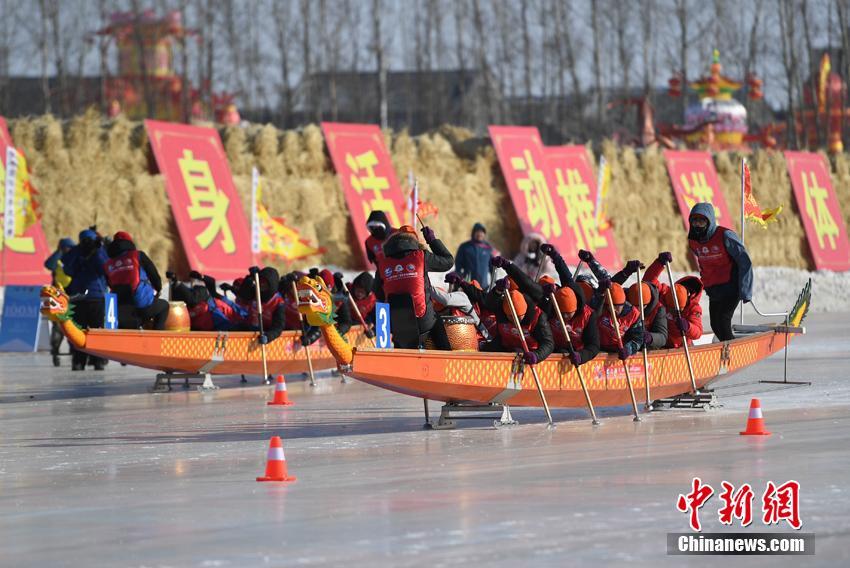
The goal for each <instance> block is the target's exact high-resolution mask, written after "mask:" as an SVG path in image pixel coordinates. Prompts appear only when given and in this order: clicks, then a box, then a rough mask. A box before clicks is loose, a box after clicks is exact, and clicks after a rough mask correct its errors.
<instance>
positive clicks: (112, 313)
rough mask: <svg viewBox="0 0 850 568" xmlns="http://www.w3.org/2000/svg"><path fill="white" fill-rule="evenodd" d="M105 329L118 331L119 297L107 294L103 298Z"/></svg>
mask: <svg viewBox="0 0 850 568" xmlns="http://www.w3.org/2000/svg"><path fill="white" fill-rule="evenodd" d="M103 302H104V306H103V314H104V317H103V327H104V328H105V329H118V296H116V295H115V294H112V293H107V294H105V295H104V296H103Z"/></svg>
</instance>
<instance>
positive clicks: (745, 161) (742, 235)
mask: <svg viewBox="0 0 850 568" xmlns="http://www.w3.org/2000/svg"><path fill="white" fill-rule="evenodd" d="M746 166H747V159H746V158H744V157H742V158H741V244H744V242H745V241H744V231H745V225H744V220H745V219H744V168H745V167H746ZM741 325H744V301H743V300H741Z"/></svg>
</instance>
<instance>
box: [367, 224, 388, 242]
mask: <svg viewBox="0 0 850 568" xmlns="http://www.w3.org/2000/svg"><path fill="white" fill-rule="evenodd" d="M369 233H371V234H372V236H373V237H375V238H376V239H384V238H386V236H387V230H386V228H385V227H384V226H383V225H375V226H372V227H369Z"/></svg>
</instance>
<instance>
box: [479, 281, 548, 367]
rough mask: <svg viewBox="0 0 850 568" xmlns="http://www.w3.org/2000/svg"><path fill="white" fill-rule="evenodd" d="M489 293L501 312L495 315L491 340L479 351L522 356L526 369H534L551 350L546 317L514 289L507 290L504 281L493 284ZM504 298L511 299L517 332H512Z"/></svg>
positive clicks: (514, 325)
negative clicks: (521, 354) (517, 321)
mask: <svg viewBox="0 0 850 568" xmlns="http://www.w3.org/2000/svg"><path fill="white" fill-rule="evenodd" d="M493 290H494V291H495V293H496V294H497V295H498V296H501V298H502V300H501V309H499V311H498V312H497V317H498V325H497V326H496V334H495V337H494V338H493V340H492V341H489V342H487V343H485V344H484V346H483V347H482V348H481V350H482V351H509V352H510V351H514V352H517V353H524V355H523V361H525V362H526V363H528V364H529V365H535V364H537V363H540V362H541V361H543V360H544V359H546V357H548V356H549V355H550V354H551V353H552V349H553V348H554V341H553V339H552V330H551V329H550V328H549V320H548V319H547V318H546V314H544V313H543V312H542V311H541V310H540V308H539V307H537V305H536V304H535V303H534V302H532V301H531V300H530V298H529V297H528V296H525V295H524V294H523V293H522V292H520V291H519V290H518V289H514V290H511V289H508V288H507V283H505V282H504V281H499V282H497V283H496V286H495V287H494V289H493ZM508 294H510V296H511V302H513V306H514V309H515V310H516V315H517V317H518V318H519V320H520V327H521V331H520V330H517V328H516V323H515V322H514V319H513V314H512V313H511V307H510V303H509V302H508V300H507V298H506V297H505V296H507V295H508ZM520 332H521V333H522V336H524V337H525V341H526V344H527V345H528V351H525V350H524V346H523V344H522V339H521V336H520Z"/></svg>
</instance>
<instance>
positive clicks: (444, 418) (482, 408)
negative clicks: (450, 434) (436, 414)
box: [425, 402, 519, 430]
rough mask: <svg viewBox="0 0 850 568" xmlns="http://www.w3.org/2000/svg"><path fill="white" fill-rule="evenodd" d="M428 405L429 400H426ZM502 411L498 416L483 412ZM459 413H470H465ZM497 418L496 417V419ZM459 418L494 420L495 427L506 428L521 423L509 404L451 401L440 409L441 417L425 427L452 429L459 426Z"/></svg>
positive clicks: (427, 423) (429, 422)
mask: <svg viewBox="0 0 850 568" xmlns="http://www.w3.org/2000/svg"><path fill="white" fill-rule="evenodd" d="M426 405H427V402H426ZM499 411H501V413H502V414H501V415H500V416H499V417H498V418H496V417H495V416H493V414H489V415H487V416H482V415H481V413H485V412H486V413H492V412H499ZM459 413H469V414H470V415H463V414H459ZM494 418H495V419H494ZM458 420H493V426H494V427H495V428H504V427H507V426H516V425H517V424H519V422H517V421H516V420H514V418H513V416H511V408H510V407H509V406H508V405H507V404H498V403H494V402H491V403H489V404H473V403H461V402H449V403H446V404H444V405H443V408H442V409H441V410H440V418H439V420H437V422H431V421H430V419H429V420H428V422H426V424H425V427H426V428H428V427H429V425H430V428H433V429H434V430H452V429H454V428H456V427H457V421H458Z"/></svg>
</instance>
